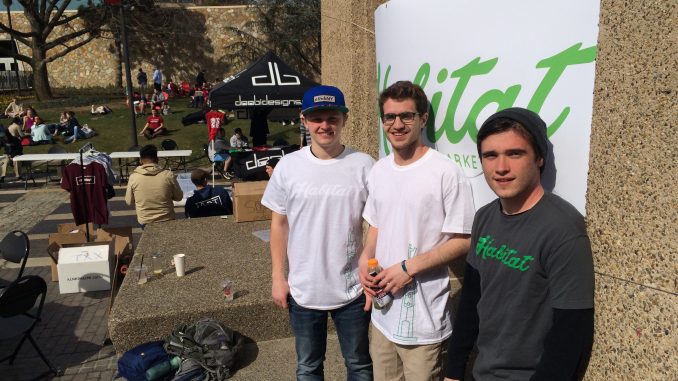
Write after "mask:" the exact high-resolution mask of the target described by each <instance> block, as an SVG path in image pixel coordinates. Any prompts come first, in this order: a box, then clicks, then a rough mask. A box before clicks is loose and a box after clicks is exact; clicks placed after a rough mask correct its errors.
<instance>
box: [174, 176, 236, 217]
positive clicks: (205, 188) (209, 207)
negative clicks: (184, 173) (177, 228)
mask: <svg viewBox="0 0 678 381" xmlns="http://www.w3.org/2000/svg"><path fill="white" fill-rule="evenodd" d="M191 182H193V184H195V187H196V188H197V189H196V190H195V192H194V193H193V196H191V197H189V198H188V200H186V208H185V210H184V213H186V217H188V218H198V217H211V216H224V215H228V214H233V202H232V201H231V197H230V196H229V195H228V192H226V190H225V189H224V188H221V187H219V188H214V187H212V186H211V185H208V184H207V172H206V171H203V170H202V169H194V170H193V171H192V172H191Z"/></svg>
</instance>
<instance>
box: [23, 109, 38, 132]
mask: <svg viewBox="0 0 678 381" xmlns="http://www.w3.org/2000/svg"><path fill="white" fill-rule="evenodd" d="M36 115H38V114H37V113H36V112H35V110H34V109H33V107H30V106H29V107H28V108H27V109H26V115H24V119H23V130H24V133H26V134H30V133H31V128H33V124H35V116H36Z"/></svg>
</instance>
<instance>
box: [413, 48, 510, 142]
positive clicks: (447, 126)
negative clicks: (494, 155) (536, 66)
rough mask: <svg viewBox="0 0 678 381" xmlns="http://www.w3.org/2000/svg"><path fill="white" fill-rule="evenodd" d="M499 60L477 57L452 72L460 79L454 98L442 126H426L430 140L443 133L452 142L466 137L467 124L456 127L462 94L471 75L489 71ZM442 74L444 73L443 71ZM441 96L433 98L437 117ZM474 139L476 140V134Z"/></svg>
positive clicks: (451, 76) (439, 136)
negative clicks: (483, 59)
mask: <svg viewBox="0 0 678 381" xmlns="http://www.w3.org/2000/svg"><path fill="white" fill-rule="evenodd" d="M497 61H498V59H497V58H493V59H491V60H489V61H485V62H480V57H476V58H475V59H473V60H472V61H471V62H469V63H468V64H466V65H465V66H464V67H462V68H460V69H457V70H455V71H453V72H452V74H450V78H459V80H458V81H457V85H456V86H455V87H454V91H453V92H452V98H450V102H449V103H448V104H447V111H446V112H445V118H444V119H443V122H442V124H441V126H440V128H439V129H438V130H436V129H435V126H434V125H429V126H430V127H429V126H427V128H426V136H427V137H428V139H429V140H430V141H432V142H437V141H438V140H440V138H441V136H442V135H443V133H444V134H445V136H446V137H447V140H448V141H449V142H450V143H452V144H457V143H459V142H460V141H461V139H463V138H464V135H466V130H467V127H466V124H464V125H462V127H461V128H460V129H459V130H457V129H455V128H454V116H455V114H456V112H457V107H459V101H460V100H461V96H462V95H463V94H464V91H465V90H466V87H467V86H468V84H469V82H471V77H473V76H475V75H484V74H487V73H489V72H490V71H492V69H494V66H495V65H496V64H497ZM440 74H442V71H441V73H440ZM440 77H441V75H438V82H439V83H442V82H440V79H441V78H440ZM438 93H441V92H437V93H434V96H435V95H436V94H438ZM441 97H442V95H438V97H437V99H436V100H437V101H436V102H435V103H434V102H433V98H431V108H432V109H433V114H434V115H436V119H437V117H438V108H439V106H440V99H441ZM473 139H474V140H475V136H474V137H473Z"/></svg>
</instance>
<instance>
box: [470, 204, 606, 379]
mask: <svg viewBox="0 0 678 381" xmlns="http://www.w3.org/2000/svg"><path fill="white" fill-rule="evenodd" d="M467 262H468V263H469V264H470V265H471V266H473V268H475V269H476V270H478V273H479V275H480V290H481V295H480V300H479V301H478V316H479V334H478V349H479V354H478V357H477V359H476V362H475V365H474V368H473V375H474V377H475V378H476V379H479V380H507V379H510V380H528V379H529V378H530V376H531V375H532V374H533V373H534V371H535V368H536V366H537V363H538V362H539V360H540V357H541V353H542V351H543V347H544V338H545V336H546V334H547V332H548V330H549V329H550V328H551V325H552V315H553V310H552V309H553V308H558V309H588V308H593V260H592V256H591V245H590V242H589V239H588V237H587V235H586V228H585V226H584V218H583V217H582V215H581V214H580V213H579V212H578V211H577V210H576V209H575V208H574V207H573V206H572V205H570V204H569V203H568V202H567V201H565V200H563V199H562V198H560V197H558V196H556V195H554V194H550V193H547V194H545V195H544V196H543V197H542V199H541V200H540V201H539V202H538V203H537V204H536V205H535V206H534V207H532V209H530V210H528V211H526V212H524V213H521V214H517V215H512V216H509V215H505V214H504V213H502V212H501V206H500V203H499V200H495V201H493V202H491V203H490V204H488V205H486V206H484V207H483V208H481V209H480V210H479V211H478V212H477V213H476V217H475V220H474V222H473V234H472V237H471V250H470V252H469V255H468V257H467Z"/></svg>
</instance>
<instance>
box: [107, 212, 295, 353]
mask: <svg viewBox="0 0 678 381" xmlns="http://www.w3.org/2000/svg"><path fill="white" fill-rule="evenodd" d="M269 226H270V222H269V221H259V222H245V223H236V222H234V221H233V219H232V217H231V216H229V218H228V219H221V218H219V217H210V218H199V219H187V220H177V221H169V222H162V223H156V224H150V225H148V226H147V227H146V229H145V231H144V233H143V235H142V237H141V240H140V241H139V244H138V246H137V250H136V253H135V256H134V259H133V261H132V266H131V268H133V267H134V266H137V265H139V264H140V263H141V262H142V258H143V263H144V264H146V265H148V266H149V268H150V266H151V255H152V254H153V253H156V252H157V253H160V254H161V255H162V257H163V261H164V264H165V265H166V267H169V264H170V259H171V257H172V256H173V255H174V254H177V253H185V254H186V263H187V274H186V276H184V277H181V278H179V277H177V276H176V275H175V273H174V269H169V268H168V269H167V270H166V271H165V274H166V275H165V276H163V277H162V278H160V279H151V280H150V281H149V282H148V283H146V284H143V285H138V284H137V282H136V279H134V276H133V273H131V272H130V273H129V275H128V276H127V277H126V278H125V280H124V282H123V283H122V286H121V288H120V291H119V292H118V295H117V297H116V299H115V302H114V305H113V308H112V310H111V313H110V316H109V321H108V327H109V332H110V336H111V340H112V341H113V345H114V346H115V349H116V351H117V352H118V353H122V352H124V351H126V350H128V349H130V348H132V347H134V346H135V345H138V344H140V343H143V342H147V341H150V340H155V339H163V338H164V337H165V336H166V335H168V334H169V333H170V332H171V331H172V330H173V329H174V328H175V327H177V326H178V325H180V324H186V323H190V322H194V321H196V320H198V319H200V318H202V317H210V318H213V319H215V320H218V321H221V322H223V323H224V324H226V325H228V326H229V327H231V328H233V329H235V330H237V331H239V332H240V333H242V334H243V335H245V336H247V337H249V338H250V339H252V340H254V341H265V340H274V339H282V338H287V337H290V336H292V333H291V331H290V328H289V319H288V315H287V311H286V310H282V309H280V308H277V307H276V306H275V305H274V304H273V302H272V300H271V276H270V271H271V259H270V252H269V248H268V243H265V242H263V241H261V240H260V239H258V238H256V237H255V236H253V235H252V232H253V231H257V230H264V229H268V228H269ZM226 278H229V279H232V280H233V281H234V283H235V291H236V294H235V299H234V300H233V301H231V302H227V301H225V300H224V299H223V296H222V293H221V283H222V281H223V280H224V279H226Z"/></svg>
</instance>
